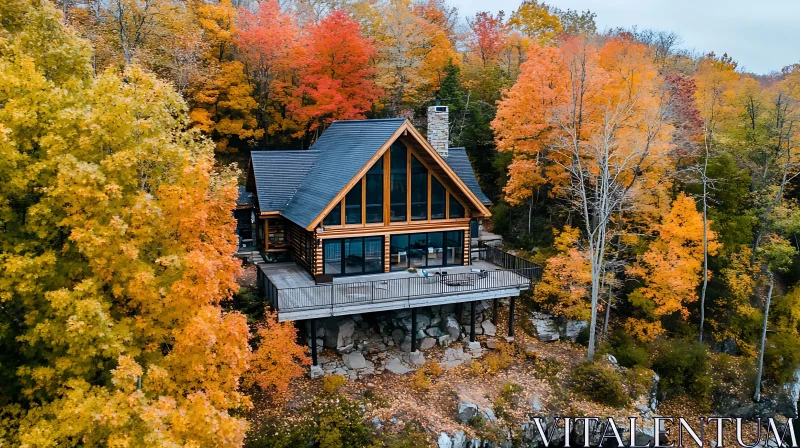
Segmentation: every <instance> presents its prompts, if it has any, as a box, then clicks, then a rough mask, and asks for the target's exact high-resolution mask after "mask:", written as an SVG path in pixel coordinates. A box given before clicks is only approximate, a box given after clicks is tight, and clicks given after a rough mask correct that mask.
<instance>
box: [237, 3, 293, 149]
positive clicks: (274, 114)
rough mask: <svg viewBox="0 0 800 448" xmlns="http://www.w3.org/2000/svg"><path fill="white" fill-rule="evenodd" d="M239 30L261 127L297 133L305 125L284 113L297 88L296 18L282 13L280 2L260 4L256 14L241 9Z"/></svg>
mask: <svg viewBox="0 0 800 448" xmlns="http://www.w3.org/2000/svg"><path fill="white" fill-rule="evenodd" d="M239 27H240V28H241V29H240V31H239V33H238V35H237V37H236V43H237V44H238V46H239V52H240V55H241V57H242V59H243V60H244V61H245V62H246V63H247V65H246V66H247V72H248V75H249V77H250V79H251V80H252V81H253V83H254V84H255V93H256V95H255V97H256V102H257V103H258V112H259V113H258V120H259V125H260V126H262V127H263V128H265V129H266V131H267V134H269V135H275V134H277V133H282V132H297V131H298V129H301V128H302V123H297V121H296V120H295V117H292V116H288V115H287V114H286V113H285V110H286V106H287V104H289V102H290V99H291V96H292V92H293V91H294V89H295V88H296V87H297V86H296V85H295V84H294V83H293V80H294V79H295V78H296V74H297V69H298V67H297V62H296V57H295V56H296V51H297V45H298V37H299V29H298V27H297V24H296V19H295V17H294V16H292V15H291V14H286V13H283V12H281V9H280V6H279V5H278V2H277V1H271V0H270V1H266V2H262V3H259V5H258V10H257V11H256V12H255V13H253V12H250V10H248V9H246V8H241V9H240V10H239Z"/></svg>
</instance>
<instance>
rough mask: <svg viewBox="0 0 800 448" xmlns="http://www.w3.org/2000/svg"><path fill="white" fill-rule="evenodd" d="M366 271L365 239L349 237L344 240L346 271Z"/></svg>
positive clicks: (353, 272)
mask: <svg viewBox="0 0 800 448" xmlns="http://www.w3.org/2000/svg"><path fill="white" fill-rule="evenodd" d="M362 272H364V240H363V239H362V238H347V239H346V240H344V273H345V274H360V273H362Z"/></svg>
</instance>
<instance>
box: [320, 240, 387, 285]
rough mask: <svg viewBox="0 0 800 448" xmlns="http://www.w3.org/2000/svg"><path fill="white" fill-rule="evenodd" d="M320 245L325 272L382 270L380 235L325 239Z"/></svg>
mask: <svg viewBox="0 0 800 448" xmlns="http://www.w3.org/2000/svg"><path fill="white" fill-rule="evenodd" d="M322 247H323V250H322V256H323V266H324V268H323V271H324V273H326V274H331V275H340V274H345V275H347V274H351V275H352V274H364V273H375V272H383V237H382V236H373V237H367V238H345V239H338V238H337V239H332V240H325V241H324V242H323V246H322Z"/></svg>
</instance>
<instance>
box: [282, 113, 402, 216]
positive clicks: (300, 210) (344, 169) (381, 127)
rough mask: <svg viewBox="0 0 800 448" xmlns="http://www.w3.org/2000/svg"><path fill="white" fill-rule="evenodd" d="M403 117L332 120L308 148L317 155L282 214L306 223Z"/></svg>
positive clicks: (362, 165) (382, 141)
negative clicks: (317, 153)
mask: <svg viewBox="0 0 800 448" xmlns="http://www.w3.org/2000/svg"><path fill="white" fill-rule="evenodd" d="M405 121H406V120H405V119H404V118H391V119H384V120H352V121H334V122H333V123H332V124H331V125H330V126H329V127H328V129H326V130H325V132H323V133H322V135H321V136H320V137H319V139H318V140H317V141H316V142H315V143H314V144H313V145H312V146H311V149H310V150H314V151H317V152H319V157H317V160H316V163H315V164H314V166H313V167H312V168H311V170H310V171H309V172H308V176H307V177H306V180H305V181H304V182H303V183H302V185H301V186H300V188H299V189H298V190H297V193H296V194H295V195H294V197H293V198H292V199H291V201H290V202H289V204H288V205H287V206H286V208H285V209H284V210H283V216H284V217H286V218H287V219H289V220H290V221H293V222H294V223H295V224H298V225H300V226H302V227H308V226H309V225H310V224H311V222H312V221H313V220H314V218H316V217H317V215H319V213H320V212H321V211H322V210H323V209H324V208H325V207H326V206H327V205H328V204H329V203H330V202H331V201H332V200H333V198H335V197H336V195H337V194H338V193H339V192H340V191H342V189H344V187H345V185H347V183H348V182H349V181H350V180H351V179H353V177H355V175H356V174H357V173H358V171H359V170H360V169H361V168H363V167H364V165H365V164H366V163H367V161H368V160H369V159H370V158H371V157H372V156H373V155H374V154H375V153H376V152H377V151H378V149H380V147H381V146H383V144H384V143H386V141H387V140H389V138H391V136H392V135H393V134H394V133H395V132H396V131H397V129H398V128H399V127H400V126H401V125H402V124H403V123H404V122H405ZM284 165H285V166H291V165H289V164H284Z"/></svg>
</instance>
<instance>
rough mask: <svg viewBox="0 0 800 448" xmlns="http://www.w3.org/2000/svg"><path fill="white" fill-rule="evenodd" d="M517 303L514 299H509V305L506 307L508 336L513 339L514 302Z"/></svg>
mask: <svg viewBox="0 0 800 448" xmlns="http://www.w3.org/2000/svg"><path fill="white" fill-rule="evenodd" d="M516 301H517V298H516V297H512V298H511V303H510V304H509V305H508V336H509V337H512V338H513V337H514V302H516Z"/></svg>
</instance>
